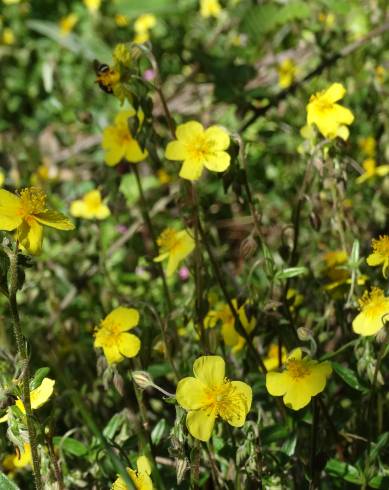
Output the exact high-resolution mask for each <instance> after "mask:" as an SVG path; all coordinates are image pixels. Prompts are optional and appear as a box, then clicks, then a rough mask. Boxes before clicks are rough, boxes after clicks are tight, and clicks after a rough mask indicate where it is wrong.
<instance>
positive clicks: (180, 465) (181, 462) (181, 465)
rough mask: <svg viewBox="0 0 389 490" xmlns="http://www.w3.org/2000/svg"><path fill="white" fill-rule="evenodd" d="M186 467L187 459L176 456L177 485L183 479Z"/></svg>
mask: <svg viewBox="0 0 389 490" xmlns="http://www.w3.org/2000/svg"><path fill="white" fill-rule="evenodd" d="M187 469H188V460H187V459H178V458H177V459H176V472H177V485H179V484H180V483H181V482H182V480H183V479H184V476H185V473H186V471H187Z"/></svg>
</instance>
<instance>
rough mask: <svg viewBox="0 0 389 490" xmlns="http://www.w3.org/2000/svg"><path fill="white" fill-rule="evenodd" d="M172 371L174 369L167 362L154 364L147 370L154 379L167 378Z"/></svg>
mask: <svg viewBox="0 0 389 490" xmlns="http://www.w3.org/2000/svg"><path fill="white" fill-rule="evenodd" d="M171 370H172V368H171V367H170V366H169V364H168V363H166V362H165V363H163V364H152V365H151V366H149V367H148V368H147V372H148V373H150V374H151V376H152V377H153V378H160V377H162V376H165V375H166V374H168V373H170V372H171Z"/></svg>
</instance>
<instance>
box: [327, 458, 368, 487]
mask: <svg viewBox="0 0 389 490" xmlns="http://www.w3.org/2000/svg"><path fill="white" fill-rule="evenodd" d="M325 471H326V472H327V473H328V474H329V475H331V476H335V477H338V478H339V477H340V478H342V479H343V480H346V481H348V482H350V483H355V484H356V485H362V483H363V476H362V475H361V473H360V472H359V470H358V469H357V468H355V466H352V465H351V464H347V463H343V462H341V461H338V460H337V459H330V460H329V461H328V462H327V464H326V467H325Z"/></svg>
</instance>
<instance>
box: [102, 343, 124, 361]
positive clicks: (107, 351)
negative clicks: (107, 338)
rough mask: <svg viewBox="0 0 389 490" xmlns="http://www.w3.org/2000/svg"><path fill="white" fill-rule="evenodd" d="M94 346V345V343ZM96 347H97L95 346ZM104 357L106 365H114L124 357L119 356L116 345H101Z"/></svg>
mask: <svg viewBox="0 0 389 490" xmlns="http://www.w3.org/2000/svg"><path fill="white" fill-rule="evenodd" d="M95 346H96V343H95ZM96 347H97V346H96ZM102 347H103V351H104V355H105V357H106V359H107V361H108V364H115V363H117V362H121V361H123V359H124V357H123V356H122V355H121V354H120V351H119V348H118V346H117V345H112V346H109V347H108V346H106V345H103V346H102Z"/></svg>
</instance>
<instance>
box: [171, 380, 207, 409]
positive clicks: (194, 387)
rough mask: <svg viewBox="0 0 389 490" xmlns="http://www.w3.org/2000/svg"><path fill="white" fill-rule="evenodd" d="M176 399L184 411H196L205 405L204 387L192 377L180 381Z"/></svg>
mask: <svg viewBox="0 0 389 490" xmlns="http://www.w3.org/2000/svg"><path fill="white" fill-rule="evenodd" d="M176 399H177V401H178V403H179V404H180V405H181V407H182V408H185V410H198V409H200V408H202V407H204V405H206V402H207V398H206V386H205V384H204V383H202V382H201V381H199V380H198V379H196V378H193V377H187V378H184V379H181V380H180V381H179V383H178V385H177V390H176Z"/></svg>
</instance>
